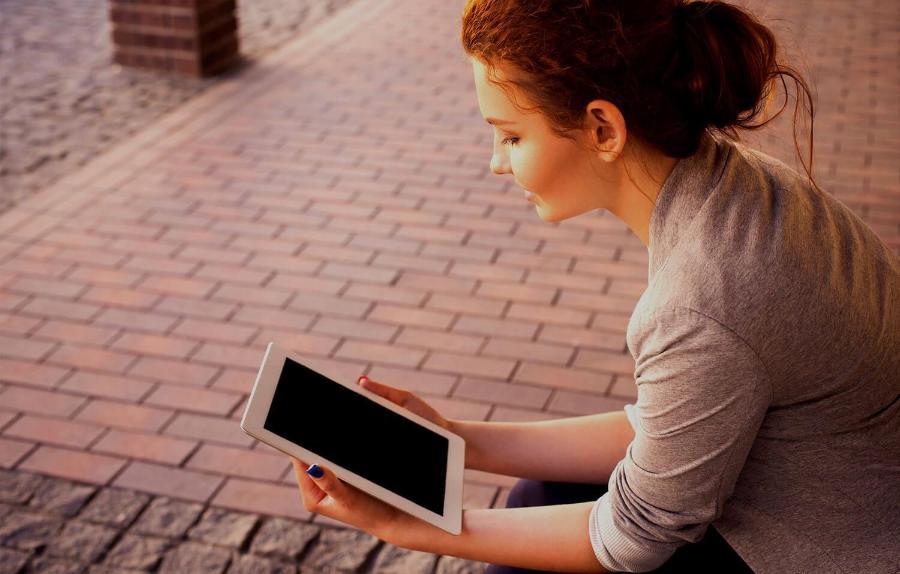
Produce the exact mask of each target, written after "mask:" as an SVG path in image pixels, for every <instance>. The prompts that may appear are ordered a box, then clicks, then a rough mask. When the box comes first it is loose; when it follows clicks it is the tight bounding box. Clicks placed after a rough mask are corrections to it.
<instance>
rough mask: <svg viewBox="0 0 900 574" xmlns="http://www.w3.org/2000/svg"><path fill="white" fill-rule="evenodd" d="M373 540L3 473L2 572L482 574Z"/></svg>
mask: <svg viewBox="0 0 900 574" xmlns="http://www.w3.org/2000/svg"><path fill="white" fill-rule="evenodd" d="M483 569H484V567H483V565H481V564H477V563H472V562H467V561H463V560H459V559H456V558H453V557H439V556H435V555H433V554H426V553H423V552H414V551H409V550H405V549H402V548H397V547H395V546H391V545H388V544H386V543H384V542H382V541H380V540H378V539H376V538H373V537H372V536H369V535H368V534H366V533H364V532H358V531H355V530H351V529H338V528H330V527H327V526H324V527H323V526H318V525H313V524H309V523H305V522H302V521H298V520H289V519H284V518H272V517H266V516H261V515H258V514H249V513H244V512H237V511H231V510H223V509H219V508H211V507H208V506H205V505H203V504H197V503H192V502H185V501H180V500H176V499H172V498H167V497H162V496H156V497H154V496H151V495H148V494H143V493H140V492H135V491H132V490H125V489H119V488H102V487H97V486H92V485H86V484H78V483H75V482H71V481H67V480H63V479H60V478H53V477H45V476H41V475H37V474H31V473H21V472H20V473H14V472H8V471H0V574H19V573H26V572H27V573H34V574H50V573H53V574H83V573H84V574H126V573H128V572H138V571H141V572H160V573H163V572H165V573H172V574H185V573H191V574H207V573H208V574H217V573H222V572H227V573H228V574H325V573H335V574H337V573H351V572H360V573H362V572H365V573H373V574H478V573H480V572H482V571H483Z"/></svg>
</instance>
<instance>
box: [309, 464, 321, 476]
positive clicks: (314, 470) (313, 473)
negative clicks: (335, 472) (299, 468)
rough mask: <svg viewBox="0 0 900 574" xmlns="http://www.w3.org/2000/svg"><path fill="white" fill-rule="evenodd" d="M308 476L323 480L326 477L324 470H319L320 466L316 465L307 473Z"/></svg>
mask: <svg viewBox="0 0 900 574" xmlns="http://www.w3.org/2000/svg"><path fill="white" fill-rule="evenodd" d="M306 474H308V475H310V476H311V477H313V478H322V477H323V476H325V473H324V472H322V469H321V468H319V465H318V464H314V465H312V466H311V467H309V469H308V470H307V471H306Z"/></svg>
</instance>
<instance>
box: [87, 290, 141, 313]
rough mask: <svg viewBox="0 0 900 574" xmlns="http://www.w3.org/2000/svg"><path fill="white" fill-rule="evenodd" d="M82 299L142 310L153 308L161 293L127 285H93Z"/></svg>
mask: <svg viewBox="0 0 900 574" xmlns="http://www.w3.org/2000/svg"><path fill="white" fill-rule="evenodd" d="M81 300H82V301H86V302H89V303H97V304H100V305H105V306H110V307H124V308H126V309H139V310H140V309H150V308H152V307H153V305H154V304H155V303H156V302H157V301H158V300H159V295H156V294H152V293H142V292H140V291H137V290H135V289H131V288H127V287H91V288H90V289H89V290H88V291H87V292H85V293H84V295H82V296H81Z"/></svg>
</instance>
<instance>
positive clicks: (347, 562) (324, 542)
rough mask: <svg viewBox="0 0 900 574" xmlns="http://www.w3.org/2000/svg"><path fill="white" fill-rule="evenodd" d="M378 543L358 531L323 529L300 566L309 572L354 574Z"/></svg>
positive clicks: (376, 540)
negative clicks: (344, 573)
mask: <svg viewBox="0 0 900 574" xmlns="http://www.w3.org/2000/svg"><path fill="white" fill-rule="evenodd" d="M380 543H381V541H380V540H378V539H377V538H375V537H374V536H372V535H370V534H367V533H365V532H361V531H359V530H354V529H350V528H347V529H336V528H329V529H324V530H322V535H321V536H319V540H318V541H317V542H316V544H315V546H313V548H312V550H311V551H310V553H309V555H308V556H307V557H306V558H305V559H304V560H303V564H302V566H303V569H305V570H307V571H311V572H356V571H357V570H359V569H360V568H361V567H362V565H363V564H364V563H365V562H366V559H367V558H368V556H369V554H371V553H372V551H373V550H375V548H376V547H377V546H378V545H379V544H380Z"/></svg>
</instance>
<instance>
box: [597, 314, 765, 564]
mask: <svg viewBox="0 0 900 574" xmlns="http://www.w3.org/2000/svg"><path fill="white" fill-rule="evenodd" d="M634 342H635V344H634V345H633V346H632V351H633V352H634V356H635V383H636V385H637V401H636V405H635V407H633V410H631V412H630V413H628V410H629V409H626V413H627V414H629V415H630V416H629V420H632V424H633V425H634V426H635V438H634V440H633V441H632V442H631V444H630V445H629V446H628V449H627V451H626V454H625V458H623V459H622V460H621V461H619V463H618V464H617V465H616V467H615V469H614V470H613V473H612V475H611V476H610V479H609V490H608V492H607V493H606V494H604V495H603V496H602V497H601V498H600V499H598V500H597V501H596V502H595V503H594V506H593V507H592V510H591V513H590V519H589V532H590V540H591V544H592V546H593V548H594V553H595V554H596V556H597V560H598V561H599V562H600V564H601V565H603V566H604V567H605V568H607V569H608V570H610V571H613V572H647V571H650V570H653V569H655V568H658V567H659V566H661V565H662V564H664V563H665V562H666V561H667V560H668V559H669V558H670V557H671V556H672V554H674V553H675V550H676V549H677V548H678V547H679V546H682V545H684V544H687V543H694V542H698V541H699V540H700V539H701V538H703V536H704V534H705V533H706V529H707V527H708V526H709V524H710V523H712V522H713V521H714V520H716V519H717V518H718V517H719V516H720V515H721V513H722V507H723V504H724V502H725V501H726V500H727V499H728V497H729V496H731V493H732V492H733V490H734V486H735V483H736V481H737V478H738V475H739V474H740V472H741V469H742V468H743V466H744V463H745V461H746V459H747V456H748V453H749V451H750V448H751V446H752V445H753V442H754V439H755V437H756V434H757V432H758V431H759V428H760V425H761V424H762V421H763V419H764V418H765V414H766V410H767V408H768V406H769V403H770V401H771V382H770V381H769V378H768V375H767V373H766V371H765V368H764V366H763V364H762V363H761V361H760V360H759V358H758V356H757V355H756V353H755V352H754V351H753V349H751V348H750V347H749V346H748V345H747V344H746V343H745V342H744V341H743V340H742V339H741V338H740V337H739V336H738V335H736V334H735V333H734V332H732V331H731V330H730V329H728V328H727V327H725V326H723V325H722V324H720V323H718V322H717V321H715V320H714V319H711V318H709V317H707V316H705V315H703V314H701V313H698V312H696V311H693V310H691V309H685V308H676V309H668V310H665V311H660V312H657V313H655V314H654V315H652V316H651V317H650V318H648V319H646V320H645V322H644V323H643V324H642V325H641V327H640V329H639V330H638V331H637V336H636V337H635V341H634ZM629 406H630V405H629ZM632 417H633V418H632Z"/></svg>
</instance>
